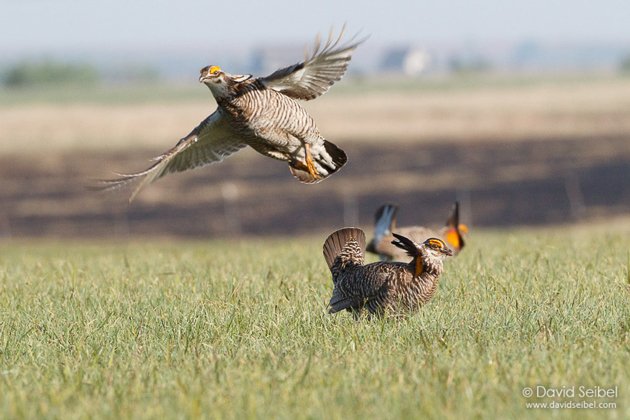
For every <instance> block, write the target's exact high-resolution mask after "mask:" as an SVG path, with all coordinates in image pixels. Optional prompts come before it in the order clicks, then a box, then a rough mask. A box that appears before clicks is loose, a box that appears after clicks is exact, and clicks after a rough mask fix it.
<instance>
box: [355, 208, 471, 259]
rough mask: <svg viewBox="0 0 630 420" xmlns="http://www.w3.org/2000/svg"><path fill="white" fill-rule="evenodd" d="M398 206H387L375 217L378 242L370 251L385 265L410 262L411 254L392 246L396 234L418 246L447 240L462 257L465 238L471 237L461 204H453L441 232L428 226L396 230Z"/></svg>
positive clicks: (372, 243)
mask: <svg viewBox="0 0 630 420" xmlns="http://www.w3.org/2000/svg"><path fill="white" fill-rule="evenodd" d="M397 213H398V206H396V205H394V204H384V205H383V206H381V207H380V208H379V209H378V210H377V211H376V214H375V216H374V219H375V222H374V238H372V240H371V241H370V243H369V244H368V246H367V251H368V252H371V253H373V254H378V255H379V256H380V257H381V260H383V261H405V260H408V256H407V253H406V252H405V251H404V250H402V249H400V248H399V247H397V246H395V245H394V244H392V240H393V239H394V233H397V234H399V235H403V236H406V237H408V238H411V239H412V240H413V241H416V242H419V243H420V242H423V241H424V240H425V239H427V238H430V237H432V236H435V237H438V238H441V239H442V240H444V241H445V242H446V243H447V244H448V245H449V246H450V247H451V248H452V249H453V251H454V252H455V254H458V253H459V252H460V251H461V250H462V249H463V248H464V246H465V244H466V243H465V242H464V235H465V234H467V233H468V226H466V225H465V224H463V223H459V202H457V201H456V202H455V204H453V208H452V210H451V214H450V216H449V218H448V220H447V221H446V224H445V226H444V227H442V228H441V229H431V228H428V227H425V226H403V227H397V226H396V214H397Z"/></svg>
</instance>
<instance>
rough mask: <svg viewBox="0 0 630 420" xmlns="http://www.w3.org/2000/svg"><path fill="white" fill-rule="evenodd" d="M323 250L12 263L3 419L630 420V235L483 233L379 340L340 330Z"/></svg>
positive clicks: (84, 254)
mask: <svg viewBox="0 0 630 420" xmlns="http://www.w3.org/2000/svg"><path fill="white" fill-rule="evenodd" d="M323 237H324V235H322V236H321V237H313V238H307V239H295V240H292V241H289V242H284V241H282V240H279V239H276V240H265V241H263V240H254V241H248V242H244V241H243V242H208V243H203V242H195V243H192V242H175V243H168V242H161V243H160V242H158V243H155V242H154V243H145V242H137V243H131V244H124V245H119V244H100V245H97V244H92V243H73V244H63V246H62V245H61V244H52V243H48V244H30V243H6V244H4V245H2V246H1V247H0V416H2V417H5V418H7V417H34V416H38V417H39V416H42V415H44V416H50V417H63V418H73V417H75V418H76V417H93V416H97V417H100V416H106V417H119V416H122V417H132V416H133V417H139V416H148V417H161V416H163V415H167V416H170V417H188V416H191V417H194V416H197V415H199V414H205V415H208V416H212V417H219V418H242V417H275V418H293V417H297V418H307V417H308V418H361V417H365V416H370V417H377V418H378V417H382V418H395V417H401V416H402V417H420V416H423V415H428V416H432V417H437V416H446V417H449V418H462V417H490V416H492V415H500V416H501V417H506V416H507V417H512V418H518V417H522V416H540V415H541V414H556V415H561V416H563V417H569V416H574V415H575V414H577V413H576V411H577V412H578V413H579V414H580V415H586V416H589V417H593V418H595V417H598V418H599V417H601V416H602V415H603V416H607V417H613V418H614V417H616V418H623V417H628V415H630V379H629V377H628V372H629V371H630V290H628V287H629V285H628V283H629V281H630V274H629V272H628V270H629V269H630V267H629V266H630V254H628V249H629V243H628V232H627V231H624V232H617V233H615V232H612V231H610V230H606V229H600V228H590V229H563V230H560V229H558V230H554V231H534V232H523V231H511V232H502V233H499V232H496V233H493V232H485V233H480V232H477V233H475V235H474V236H473V237H472V238H471V240H470V241H469V242H470V245H469V247H468V248H467V249H466V250H465V252H463V253H462V254H461V256H460V257H458V258H457V259H453V260H451V261H450V262H449V264H448V267H447V269H446V273H445V275H444V276H443V279H442V283H441V285H440V289H439V291H438V293H437V296H436V298H435V299H434V300H433V301H432V302H431V303H430V304H429V305H428V306H426V307H425V308H424V309H423V310H422V311H421V312H420V313H418V314H417V315H415V316H413V317H410V318H409V319H406V320H402V321H400V320H398V321H397V320H392V319H382V320H372V321H368V320H363V321H361V322H355V321H353V320H352V319H351V317H350V316H348V315H347V314H345V313H344V314H337V315H336V316H330V315H327V313H326V303H327V299H328V298H329V296H330V292H331V282H330V278H329V274H328V273H327V270H326V267H325V263H324V260H323V257H322V256H321V243H322V241H323ZM539 384H540V385H544V386H546V387H557V388H560V387H562V386H567V387H571V386H575V387H576V397H575V398H570V400H572V401H576V402H577V401H581V400H588V401H593V400H594V401H596V402H597V403H600V402H614V403H616V404H617V408H616V409H607V410H554V411H555V412H554V413H551V412H550V411H549V410H532V409H527V408H526V407H525V404H526V402H528V401H542V402H551V401H553V400H554V399H552V398H541V399H537V398H531V399H526V398H524V397H523V396H522V389H523V388H524V387H535V386H536V385H539ZM579 386H586V387H595V386H600V387H606V388H607V387H612V386H617V387H618V396H617V397H616V398H612V399H606V398H578V396H577V392H578V391H577V389H578V388H577V387H579ZM556 400H557V399H556Z"/></svg>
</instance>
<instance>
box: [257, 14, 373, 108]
mask: <svg viewBox="0 0 630 420" xmlns="http://www.w3.org/2000/svg"><path fill="white" fill-rule="evenodd" d="M344 31H345V26H344V28H342V30H341V32H340V33H339V36H336V37H335V36H333V32H332V31H331V32H330V34H329V35H328V39H327V40H326V42H325V43H324V44H322V43H321V40H320V37H319V36H318V37H317V39H316V40H315V46H314V48H313V53H312V54H311V55H310V57H309V56H308V55H307V57H306V59H305V61H303V62H301V63H297V64H294V65H292V66H289V67H285V68H283V69H280V70H276V71H275V72H273V73H272V74H270V75H269V76H267V77H261V78H260V79H259V80H260V81H261V82H262V83H263V84H264V85H265V86H266V87H267V88H269V89H273V90H276V91H278V92H281V93H283V94H285V95H287V96H289V97H291V98H294V99H303V100H306V101H308V100H310V99H315V98H317V97H318V96H320V95H323V94H324V93H326V92H327V91H328V89H330V87H331V86H332V85H333V84H334V83H335V82H336V81H338V80H340V79H341V78H342V77H343V75H344V73H345V72H346V69H347V68H348V63H349V62H350V59H351V58H352V53H353V52H354V50H355V49H356V48H357V47H358V46H359V44H361V43H362V42H363V41H365V39H366V38H363V39H361V40H359V41H355V40H356V35H355V36H354V37H353V38H352V39H350V41H348V42H347V43H345V44H340V43H341V38H342V37H343V33H344Z"/></svg>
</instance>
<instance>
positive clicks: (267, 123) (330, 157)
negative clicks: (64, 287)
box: [102, 30, 363, 201]
mask: <svg viewBox="0 0 630 420" xmlns="http://www.w3.org/2000/svg"><path fill="white" fill-rule="evenodd" d="M342 35H343V30H342V31H341V33H340V34H339V36H337V37H333V36H332V33H331V34H330V35H329V37H328V40H327V41H326V42H325V43H324V44H323V45H322V43H321V42H320V40H319V37H318V38H317V40H316V42H315V46H314V48H313V52H312V54H311V55H310V56H308V57H307V58H306V59H305V61H303V62H300V63H297V64H294V65H292V66H288V67H285V68H282V69H280V70H277V71H275V72H274V73H272V74H270V75H269V76H266V77H257V78H256V77H253V76H252V75H250V74H247V75H236V74H230V73H227V72H226V71H224V70H222V69H221V68H220V67H219V66H215V65H212V66H207V67H204V68H203V69H201V75H200V77H199V81H200V82H201V83H204V84H205V85H206V86H208V88H209V89H210V92H211V93H212V95H213V96H214V98H215V99H216V102H217V105H218V107H217V110H216V111H215V112H214V113H213V114H211V115H210V116H209V117H208V118H206V119H205V120H203V121H202V122H201V123H200V124H199V125H198V126H197V127H195V128H194V129H193V130H192V131H191V132H190V134H188V135H187V136H186V137H184V138H182V139H181V140H179V142H178V143H177V144H176V145H175V146H174V147H173V148H171V149H170V150H168V151H167V152H166V153H164V154H162V155H160V156H158V157H157V158H155V160H156V162H155V163H154V164H153V165H151V166H150V167H149V168H148V169H146V170H144V171H141V172H137V173H132V174H128V175H124V174H120V178H118V179H113V180H105V181H103V182H104V183H105V186H104V187H103V188H102V189H110V188H116V187H119V186H122V185H125V184H127V183H130V182H133V181H139V184H138V186H137V187H136V188H135V190H134V191H133V193H132V195H131V197H130V201H131V200H132V199H133V198H134V197H135V195H136V194H137V193H138V192H139V191H140V189H142V188H143V187H144V186H146V185H147V184H149V183H151V182H152V181H154V180H156V179H158V178H160V177H162V176H164V175H167V174H169V173H171V172H181V171H186V170H188V169H193V168H196V167H199V166H204V165H207V164H210V163H213V162H218V161H221V160H222V159H223V158H224V157H226V156H228V155H230V154H232V153H234V152H236V151H238V150H239V149H241V148H243V147H245V146H250V147H252V148H253V149H254V150H256V151H257V152H259V153H261V154H263V155H265V156H268V157H271V158H274V159H279V160H282V161H285V162H288V164H289V170H290V171H291V174H293V176H294V177H295V178H297V179H298V180H299V181H301V182H303V183H309V184H310V183H316V182H319V181H321V180H323V179H325V178H327V177H328V176H330V175H331V174H333V173H335V172H337V171H338V170H339V168H341V167H342V166H343V165H344V164H345V163H346V161H347V157H346V154H345V153H344V151H343V150H341V149H340V148H338V147H337V146H335V145H334V144H333V143H331V142H329V141H327V140H326V139H325V138H324V137H323V136H322V135H321V134H320V132H319V130H318V129H317V127H316V125H315V122H314V121H313V118H311V116H310V115H309V114H308V113H307V112H306V111H305V110H304V108H302V106H300V104H299V103H298V102H297V100H300V99H301V100H305V101H308V100H311V99H315V98H317V97H318V96H320V95H322V94H324V93H325V92H326V91H328V89H329V88H330V87H331V86H332V85H333V84H334V83H335V82H336V81H338V80H340V79H341V77H342V76H343V75H344V73H345V72H346V69H347V68H348V63H349V61H350V59H351V56H352V53H353V51H354V50H355V49H356V47H357V46H358V45H359V44H360V43H361V42H363V40H361V41H356V42H353V40H350V41H349V42H348V43H345V44H342V43H341V39H342Z"/></svg>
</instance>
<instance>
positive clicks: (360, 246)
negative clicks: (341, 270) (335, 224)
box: [324, 228, 365, 270]
mask: <svg viewBox="0 0 630 420" xmlns="http://www.w3.org/2000/svg"><path fill="white" fill-rule="evenodd" d="M364 249H365V233H363V231H362V230H361V229H359V228H343V229H339V230H338V231H336V232H333V233H331V234H330V236H328V238H327V239H326V241H324V258H325V259H326V264H328V268H330V269H331V270H332V269H333V266H334V265H335V262H337V261H338V262H340V263H341V265H342V266H344V265H345V264H346V263H348V262H352V263H354V264H358V265H362V264H363V258H364ZM337 257H339V258H340V259H339V260H338V259H337Z"/></svg>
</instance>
